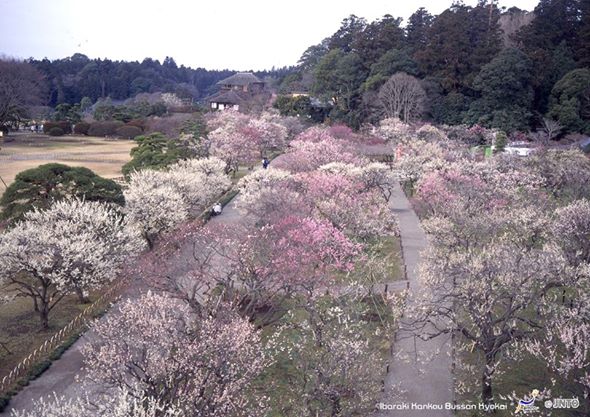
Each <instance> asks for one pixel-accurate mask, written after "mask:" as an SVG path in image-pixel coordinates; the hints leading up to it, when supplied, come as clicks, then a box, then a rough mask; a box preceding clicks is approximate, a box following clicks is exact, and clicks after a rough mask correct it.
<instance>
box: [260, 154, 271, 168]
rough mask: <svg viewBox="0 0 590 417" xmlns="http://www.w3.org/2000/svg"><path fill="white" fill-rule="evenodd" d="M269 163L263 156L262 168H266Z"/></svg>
mask: <svg viewBox="0 0 590 417" xmlns="http://www.w3.org/2000/svg"><path fill="white" fill-rule="evenodd" d="M269 165H270V161H269V160H268V158H267V157H266V156H265V157H264V159H263V160H262V168H264V169H266V168H268V166H269Z"/></svg>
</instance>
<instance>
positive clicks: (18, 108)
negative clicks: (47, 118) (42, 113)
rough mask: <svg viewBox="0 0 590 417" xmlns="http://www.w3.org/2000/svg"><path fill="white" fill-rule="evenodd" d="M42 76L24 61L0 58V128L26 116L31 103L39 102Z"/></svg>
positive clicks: (41, 93)
mask: <svg viewBox="0 0 590 417" xmlns="http://www.w3.org/2000/svg"><path fill="white" fill-rule="evenodd" d="M42 95H43V76H42V75H41V74H40V73H39V71H37V70H35V68H34V67H33V66H31V65H30V64H28V63H26V62H19V61H14V60H6V61H5V60H0V128H2V126H4V125H7V124H11V123H17V122H18V121H20V120H21V119H23V118H24V117H26V116H27V112H28V108H29V106H31V105H36V104H40V103H41V102H42Z"/></svg>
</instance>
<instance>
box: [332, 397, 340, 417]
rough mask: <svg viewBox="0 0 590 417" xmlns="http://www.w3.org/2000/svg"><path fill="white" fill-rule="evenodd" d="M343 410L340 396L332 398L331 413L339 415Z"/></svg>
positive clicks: (335, 415) (336, 416)
mask: <svg viewBox="0 0 590 417" xmlns="http://www.w3.org/2000/svg"><path fill="white" fill-rule="evenodd" d="M341 412H342V407H341V406H340V397H335V398H332V413H331V414H330V415H331V417H338V416H339V415H340V413H341Z"/></svg>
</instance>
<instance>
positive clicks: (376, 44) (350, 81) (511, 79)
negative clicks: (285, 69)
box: [282, 0, 590, 131]
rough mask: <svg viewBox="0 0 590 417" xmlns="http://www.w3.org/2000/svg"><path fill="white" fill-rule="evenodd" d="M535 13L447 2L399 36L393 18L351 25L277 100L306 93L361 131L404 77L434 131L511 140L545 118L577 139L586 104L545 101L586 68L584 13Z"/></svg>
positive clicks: (576, 1) (316, 52)
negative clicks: (418, 90) (478, 132)
mask: <svg viewBox="0 0 590 417" xmlns="http://www.w3.org/2000/svg"><path fill="white" fill-rule="evenodd" d="M533 13H534V14H527V12H524V11H522V10H520V9H518V8H515V7H513V8H510V9H505V8H502V9H500V8H499V7H498V6H497V5H496V3H495V2H488V1H483V0H481V1H479V2H478V4H477V5H475V6H467V5H465V4H463V3H462V2H454V3H453V4H452V5H451V6H450V7H449V8H448V9H446V10H444V11H443V12H442V13H440V14H439V15H437V16H433V15H431V14H430V13H428V11H427V10H426V9H424V8H420V9H418V10H417V11H416V12H415V13H414V14H413V15H412V16H410V18H409V19H408V22H407V24H406V27H405V28H403V27H402V26H401V20H400V19H398V18H396V17H394V16H391V15H385V16H383V17H382V18H380V19H377V20H375V21H373V22H367V21H366V20H365V19H363V18H361V17H358V16H355V15H351V16H349V17H348V18H346V19H344V20H343V21H342V24H341V26H340V28H339V29H338V30H337V31H336V32H335V33H334V34H333V35H332V36H330V37H328V38H326V39H325V40H323V41H322V42H321V43H320V44H318V45H316V46H312V47H310V48H308V49H307V51H306V52H305V53H304V54H303V56H302V57H301V60H300V62H299V67H298V68H297V72H295V73H293V74H291V75H290V76H289V77H288V79H285V83H284V84H283V85H282V90H283V92H290V91H295V90H297V91H301V90H304V91H309V92H311V93H313V94H314V95H316V96H317V97H319V98H323V99H324V100H325V101H326V102H329V103H331V104H332V110H331V113H330V115H329V116H330V118H331V119H337V120H342V121H344V122H346V123H348V124H349V125H351V126H353V127H359V126H360V125H361V124H362V123H365V122H370V123H375V122H376V121H378V120H379V119H380V118H382V117H383V114H382V111H381V109H380V106H379V97H378V94H377V92H378V91H379V88H380V87H381V86H382V85H383V84H384V83H385V81H386V80H387V79H388V78H389V77H391V76H392V75H393V74H395V73H396V72H405V73H407V74H410V75H413V76H417V77H419V78H420V80H421V83H422V84H423V88H424V90H425V92H426V95H427V100H426V102H427V103H428V108H426V109H425V110H426V113H425V116H426V117H428V118H431V119H433V120H434V121H435V122H438V123H446V124H461V123H467V124H474V123H479V124H482V125H484V126H486V127H499V128H502V129H505V130H508V131H512V130H515V129H519V130H527V129H529V128H537V127H540V126H541V125H542V123H543V119H544V118H551V119H557V120H559V121H561V120H562V119H563V120H564V121H563V123H562V124H565V125H567V128H568V130H569V131H576V130H577V131H584V130H585V129H588V126H587V123H586V121H587V120H588V116H587V114H586V113H585V111H584V104H579V103H574V102H573V101H571V98H567V99H565V100H566V102H565V103H560V100H561V99H560V98H559V97H555V94H560V93H559V92H558V90H559V88H558V89H557V90H556V91H555V94H553V98H552V99H551V100H550V97H551V96H552V90H553V89H554V86H556V85H557V84H556V83H558V82H559V81H560V80H562V79H563V77H565V76H566V74H568V73H570V72H571V71H573V70H575V69H581V68H584V67H587V66H588V65H589V63H590V56H589V52H588V51H589V50H590V49H588V45H589V44H590V23H589V22H590V19H589V18H588V17H590V5H589V4H588V1H585V0H542V1H540V3H539V5H538V6H537V7H536V8H535V10H534V12H533ZM523 16H524V17H523ZM506 48H514V49H509V50H506ZM564 82H566V83H567V81H564ZM568 100H569V101H568ZM577 100H578V101H579V100H580V99H579V98H577ZM555 103H557V106H558V107H554V106H555V105H556V104H555ZM580 107H581V109H580ZM574 114H577V116H574Z"/></svg>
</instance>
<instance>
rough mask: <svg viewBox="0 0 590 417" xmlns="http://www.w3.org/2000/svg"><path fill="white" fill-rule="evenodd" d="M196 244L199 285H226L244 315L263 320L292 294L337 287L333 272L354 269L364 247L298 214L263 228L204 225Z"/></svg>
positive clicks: (194, 267)
mask: <svg viewBox="0 0 590 417" xmlns="http://www.w3.org/2000/svg"><path fill="white" fill-rule="evenodd" d="M194 246H195V248H198V250H195V251H194V255H193V256H194V262H193V264H192V271H193V273H192V281H193V282H194V283H195V285H197V286H199V288H202V287H203V284H202V283H203V282H205V283H207V284H208V287H209V288H210V289H211V290H213V289H216V288H217V289H219V288H222V290H223V294H224V297H225V298H226V299H227V300H228V301H231V302H234V303H236V304H237V305H239V306H240V308H241V311H242V313H243V314H244V315H245V316H247V317H250V318H255V317H257V316H258V317H259V318H261V322H262V323H268V320H273V319H276V313H277V311H281V309H282V308H283V305H282V304H283V301H284V300H285V299H287V298H289V297H292V296H293V295H294V294H303V295H306V296H308V297H309V296H313V295H314V294H315V293H316V292H317V291H319V290H322V289H324V290H325V289H328V288H330V287H331V286H333V285H334V284H335V281H334V279H335V274H336V273H337V272H339V271H340V272H347V271H351V270H352V269H353V267H354V265H355V261H356V260H357V259H358V256H359V254H360V252H361V249H362V247H361V246H360V245H359V244H356V243H353V242H351V241H350V240H349V239H348V238H347V237H346V236H345V235H344V234H342V233H341V232H340V231H339V230H337V229H336V228H334V227H333V226H332V225H331V224H330V223H328V222H326V221H321V220H316V219H314V218H301V217H296V216H288V217H285V218H284V219H282V220H281V221H279V222H277V223H275V224H270V225H266V226H264V227H262V228H261V229H258V228H256V227H251V226H241V227H239V228H236V227H235V226H232V227H223V226H219V227H218V228H206V229H204V230H203V231H202V233H201V234H200V235H198V236H195V244H194ZM261 313H262V314H261Z"/></svg>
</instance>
